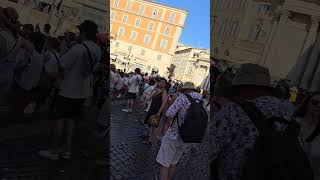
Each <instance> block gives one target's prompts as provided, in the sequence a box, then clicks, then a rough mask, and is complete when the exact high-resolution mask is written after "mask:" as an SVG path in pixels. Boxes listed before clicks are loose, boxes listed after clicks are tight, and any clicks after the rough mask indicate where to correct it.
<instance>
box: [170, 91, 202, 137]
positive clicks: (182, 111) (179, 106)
mask: <svg viewBox="0 0 320 180" xmlns="http://www.w3.org/2000/svg"><path fill="white" fill-rule="evenodd" d="M189 94H190V96H191V97H192V98H193V99H198V100H201V99H202V95H201V94H199V93H196V92H191V93H189ZM190 105H191V102H190V101H189V100H188V98H187V97H186V96H185V95H183V94H180V95H179V96H178V97H177V99H176V100H175V101H174V103H173V104H172V105H171V106H170V107H169V109H168V110H167V112H166V117H167V118H170V119H173V118H174V117H175V116H176V115H177V114H178V118H179V126H181V124H183V123H184V119H185V118H186V115H187V110H188V108H189V107H190ZM165 137H167V138H169V139H172V140H177V141H181V138H180V136H179V130H178V122H177V120H173V122H172V124H171V125H170V127H169V128H168V130H167V131H166V134H165Z"/></svg>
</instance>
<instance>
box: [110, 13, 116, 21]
mask: <svg viewBox="0 0 320 180" xmlns="http://www.w3.org/2000/svg"><path fill="white" fill-rule="evenodd" d="M115 17H116V13H115V12H111V15H110V19H112V20H114V18H115Z"/></svg>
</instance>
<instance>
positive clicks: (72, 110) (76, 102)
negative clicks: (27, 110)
mask: <svg viewBox="0 0 320 180" xmlns="http://www.w3.org/2000/svg"><path fill="white" fill-rule="evenodd" d="M78 28H79V30H80V38H81V43H79V44H77V45H74V46H73V47H72V48H71V49H70V50H69V51H68V52H67V53H66V54H64V55H63V56H62V57H61V59H60V62H61V68H62V73H63V78H62V80H61V82H60V84H59V92H58V95H57V98H56V100H55V106H56V107H55V111H56V118H57V120H56V122H55V127H54V130H53V137H52V142H51V147H50V149H48V150H44V151H39V152H38V155H40V156H42V157H45V158H48V159H51V160H58V159H59V158H60V157H62V158H63V159H70V158H71V153H72V151H71V147H72V142H73V136H74V132H75V127H76V122H77V121H76V120H79V118H80V115H81V110H82V106H83V104H84V102H85V100H86V99H87V98H89V97H92V87H93V82H92V79H93V78H92V77H93V75H92V72H93V70H94V68H95V66H96V63H97V62H98V61H99V59H100V54H101V52H100V48H99V46H98V45H97V44H96V41H97V39H96V35H97V33H98V26H97V24H96V23H95V22H93V21H90V20H85V21H84V22H83V23H81V25H80V26H78ZM65 127H66V128H65ZM64 131H66V137H65V138H66V139H65V140H66V143H67V145H66V149H65V150H63V151H64V152H63V153H61V142H62V139H61V138H62V136H63V135H64Z"/></svg>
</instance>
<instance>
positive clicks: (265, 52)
mask: <svg viewBox="0 0 320 180" xmlns="http://www.w3.org/2000/svg"><path fill="white" fill-rule="evenodd" d="M278 25H279V20H278V19H277V18H274V19H273V21H272V28H271V31H270V34H269V37H268V39H267V42H266V44H265V47H264V50H263V54H262V57H261V60H260V63H259V64H262V65H264V64H265V61H266V59H267V55H268V53H269V50H270V45H271V43H272V41H273V38H274V35H275V33H276V31H277V27H278Z"/></svg>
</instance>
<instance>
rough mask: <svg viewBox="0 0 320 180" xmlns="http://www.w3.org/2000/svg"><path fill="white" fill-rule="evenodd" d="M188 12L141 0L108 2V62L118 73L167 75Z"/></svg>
mask: <svg viewBox="0 0 320 180" xmlns="http://www.w3.org/2000/svg"><path fill="white" fill-rule="evenodd" d="M187 14H188V12H187V11H185V10H181V9H178V8H173V7H169V6H166V5H162V4H158V3H155V2H151V1H144V0H110V36H111V41H112V42H111V59H112V60H113V63H115V64H116V65H117V68H119V69H126V70H127V71H132V70H133V69H134V68H137V67H139V68H141V69H142V70H143V71H144V72H149V73H150V72H152V71H158V72H159V74H161V75H166V74H167V68H168V67H169V66H170V63H171V60H172V57H173V56H174V52H175V49H176V46H177V43H178V41H179V38H180V35H181V32H182V30H183V28H184V23H185V19H186V17H187Z"/></svg>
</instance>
